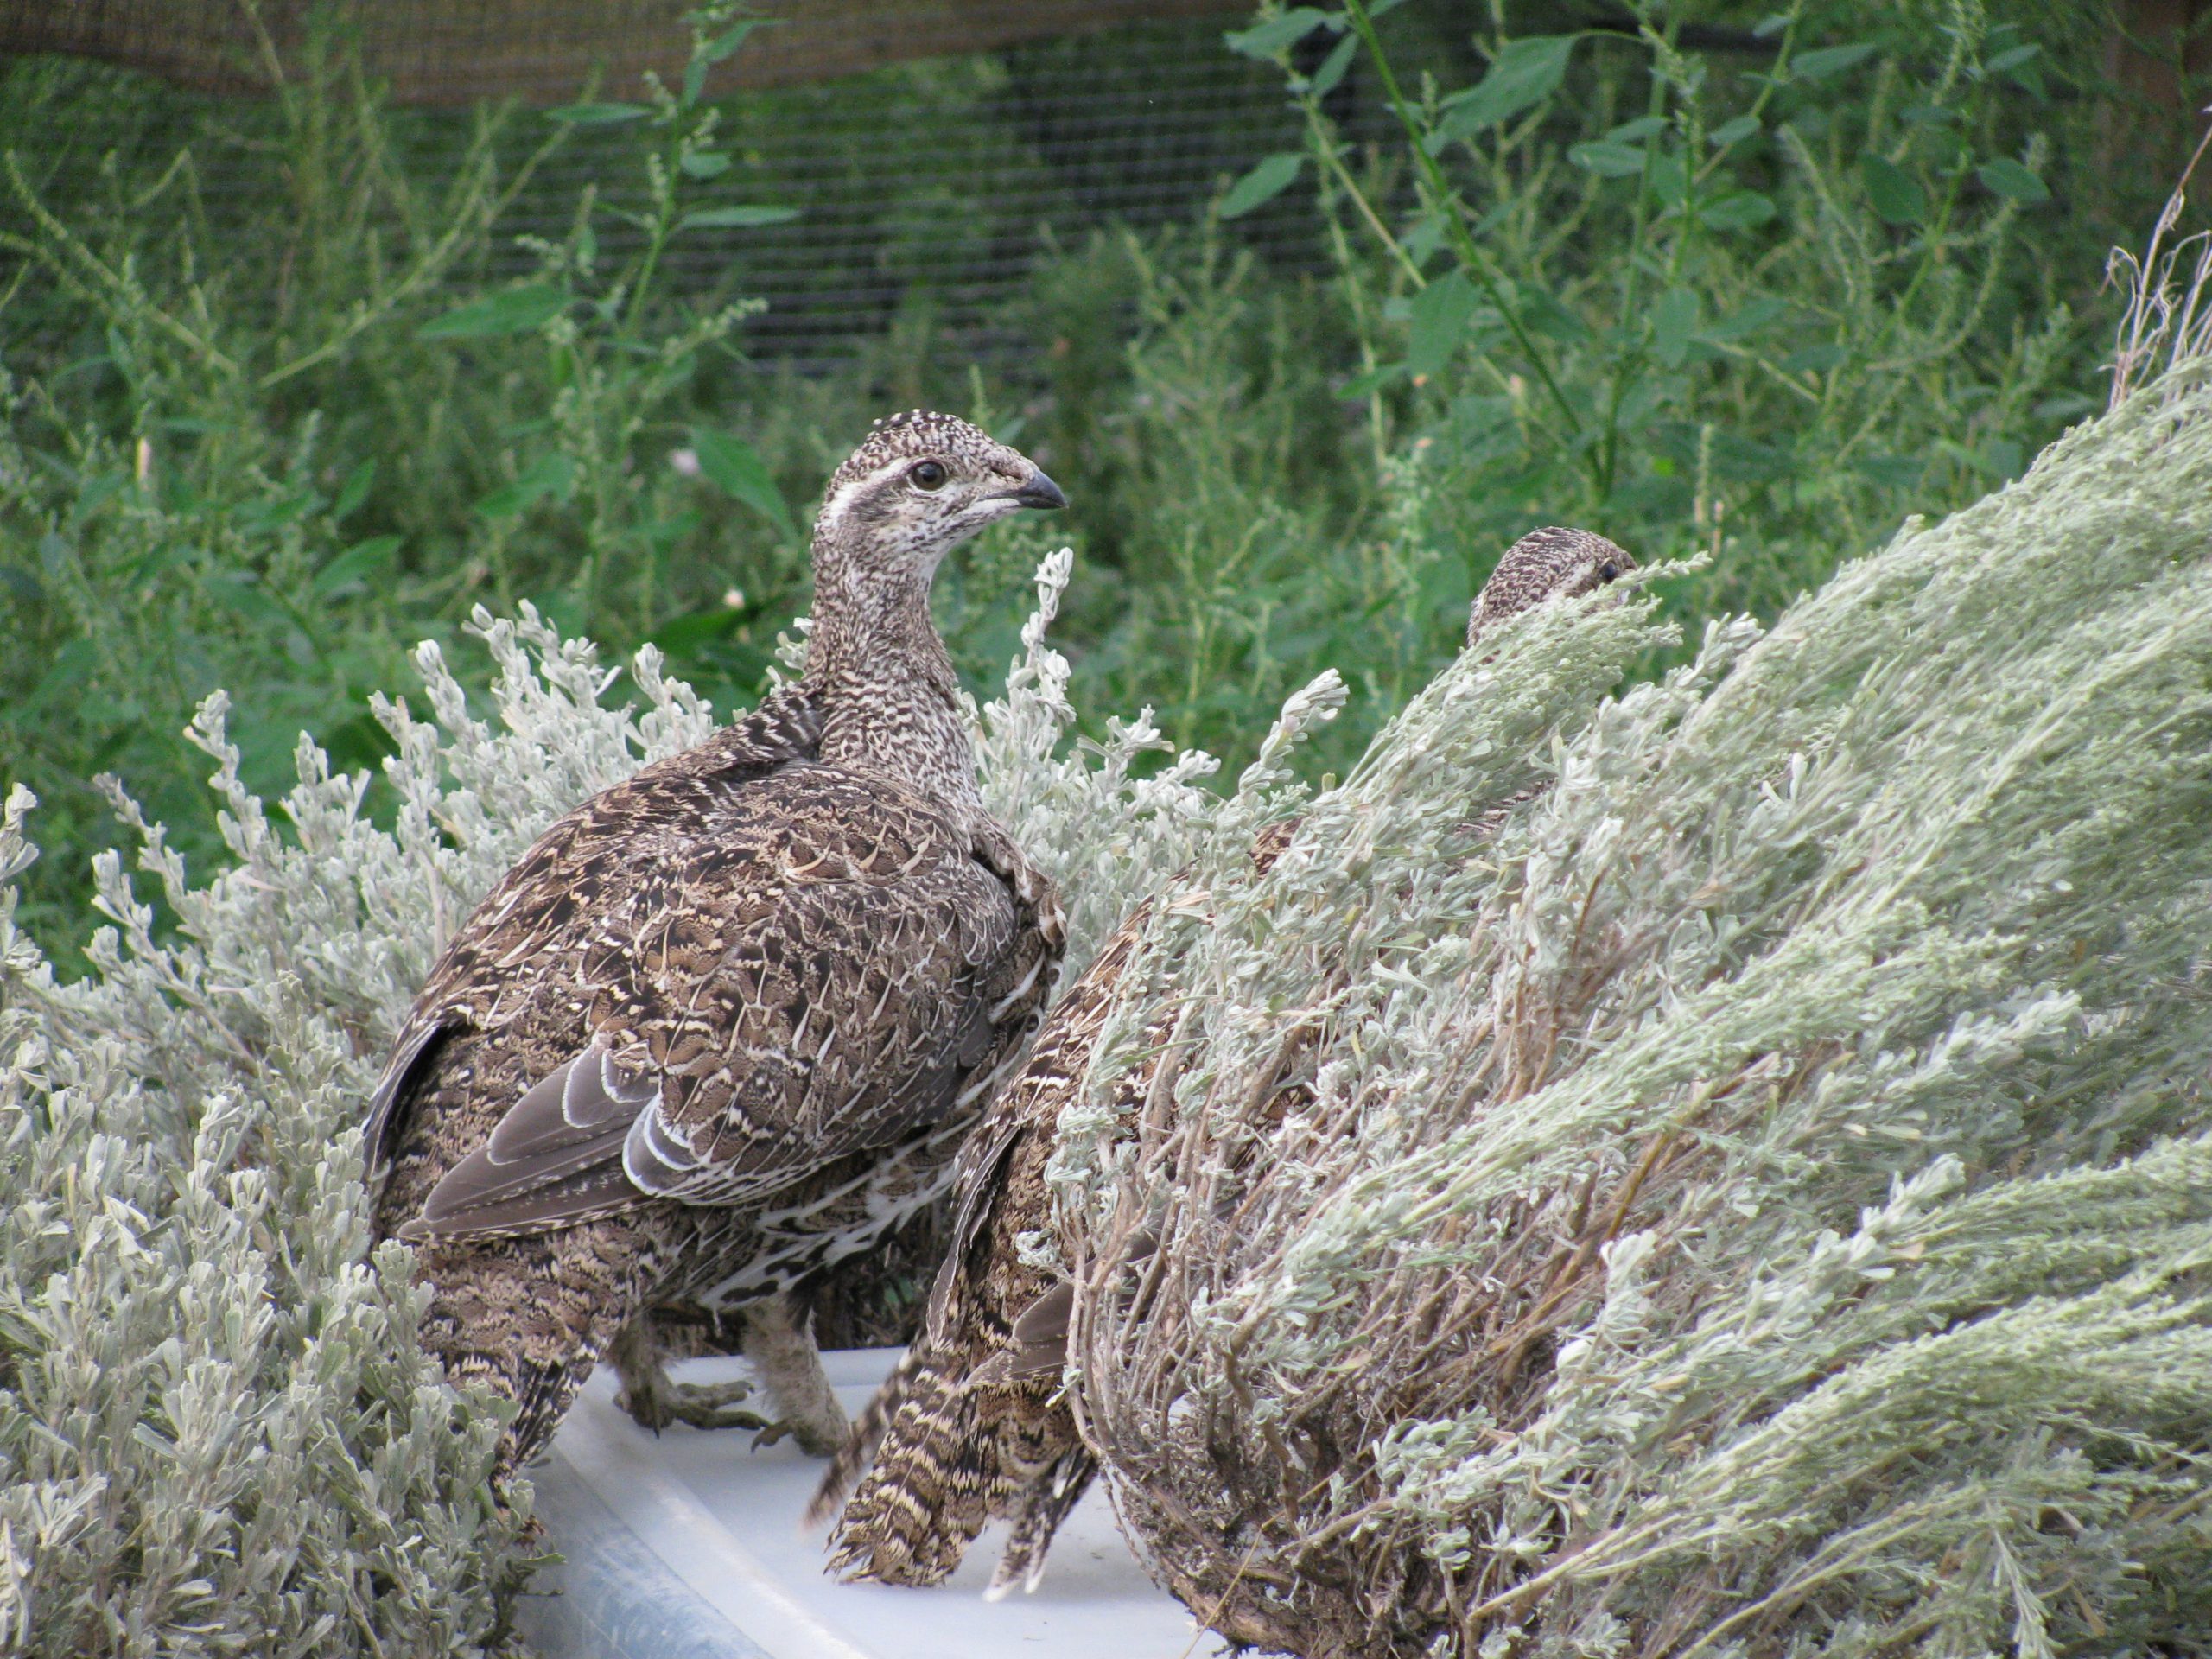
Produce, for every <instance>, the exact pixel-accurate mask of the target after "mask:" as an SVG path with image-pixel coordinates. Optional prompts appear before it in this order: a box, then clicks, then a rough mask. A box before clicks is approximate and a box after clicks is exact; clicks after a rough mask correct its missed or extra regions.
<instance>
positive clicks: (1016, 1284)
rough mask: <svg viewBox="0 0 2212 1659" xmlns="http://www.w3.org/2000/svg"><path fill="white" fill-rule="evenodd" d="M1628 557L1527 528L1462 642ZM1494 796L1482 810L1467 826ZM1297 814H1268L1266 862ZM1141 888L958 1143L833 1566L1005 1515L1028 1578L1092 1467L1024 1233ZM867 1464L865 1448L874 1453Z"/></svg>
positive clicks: (926, 1571)
mask: <svg viewBox="0 0 2212 1659" xmlns="http://www.w3.org/2000/svg"><path fill="white" fill-rule="evenodd" d="M1635 568H1636V561H1635V560H1634V559H1632V558H1630V556H1629V555H1628V554H1627V553H1626V552H1624V550H1622V549H1620V548H1619V547H1618V546H1616V545H1615V544H1614V543H1611V542H1610V541H1607V540H1606V539H1605V537H1602V536H1597V535H1593V534H1592V533H1591V532H1589V531H1580V530H1567V529H1548V530H1539V531H1531V532H1530V533H1529V535H1527V536H1525V537H1522V538H1521V540H1519V541H1517V542H1516V543H1514V544H1513V545H1512V546H1511V547H1510V548H1509V549H1508V550H1506V552H1505V553H1504V555H1503V556H1502V557H1501V558H1500V559H1499V560H1498V563H1497V569H1495V570H1493V571H1492V572H1491V576H1490V579H1489V581H1488V582H1486V583H1485V584H1484V588H1483V590H1482V592H1481V594H1478V596H1477V598H1476V600H1475V603H1474V607H1473V609H1472V612H1471V614H1470V616H1469V618H1468V622H1467V643H1468V645H1470V646H1474V645H1478V643H1479V641H1480V639H1481V636H1482V633H1483V632H1484V629H1485V628H1486V627H1488V626H1491V624H1494V623H1496V622H1497V621H1500V620H1503V618H1505V617H1508V616H1510V615H1513V614H1515V613H1517V612H1520V611H1524V610H1527V609H1528V608H1529V607H1531V606H1534V605H1535V604H1537V603H1539V602H1540V601H1543V600H1546V599H1549V598H1552V597H1554V595H1559V596H1567V595H1573V594H1586V593H1589V592H1592V590H1594V589H1596V588H1600V587H1603V586H1605V584H1607V583H1609V582H1612V581H1613V580H1614V578H1615V577H1617V576H1618V575H1621V574H1622V573H1624V572H1625V571H1628V570H1631V569H1635ZM1500 817H1503V812H1502V811H1499V812H1494V813H1493V814H1491V815H1488V816H1486V817H1485V819H1484V821H1483V822H1482V823H1479V824H1478V825H1476V826H1474V828H1475V829H1476V831H1477V833H1481V832H1482V831H1483V830H1484V829H1489V828H1491V827H1493V825H1494V821H1495V820H1496V819H1497V818H1500ZM1296 827H1297V826H1296V824H1295V823H1294V822H1286V823H1278V824H1275V825H1273V826H1271V827H1270V828H1269V829H1268V830H1266V831H1264V832H1262V836H1261V837H1260V839H1259V842H1258V843H1257V844H1256V845H1255V847H1254V848H1253V849H1252V856H1253V858H1254V859H1255V861H1257V862H1258V863H1259V865H1260V866H1261V868H1262V869H1264V868H1267V867H1268V866H1269V865H1271V864H1272V863H1273V862H1274V860H1275V859H1276V858H1277V857H1279V856H1280V855H1281V853H1282V850H1283V849H1284V847H1285V846H1286V845H1287V843H1288V841H1289V839H1290V832H1291V831H1292V830H1294V829H1295V828H1296ZM1150 909H1151V906H1149V904H1147V905H1144V906H1140V907H1139V908H1138V909H1137V910H1136V912H1135V913H1134V914H1132V915H1131V916H1130V917H1129V918H1128V920H1127V921H1125V922H1124V923H1123V924H1122V927H1121V929H1120V931H1118V932H1116V934H1115V935H1114V937H1113V938H1111V939H1109V941H1108V942H1107V943H1106V944H1105V946H1104V947H1103V949H1102V950H1100V952H1099V954H1098V956H1097V957H1096V960H1095V961H1094V962H1093V963H1091V965H1090V969H1089V971H1088V972H1086V973H1085V974H1084V976H1083V977H1082V978H1081V979H1079V980H1078V981H1077V982H1076V983H1075V985H1074V986H1073V988H1071V989H1070V990H1069V991H1068V993H1067V995H1065V997H1064V998H1063V999H1062V1000H1061V1001H1060V1003H1059V1006H1058V1007H1056V1008H1055V1009H1054V1010H1053V1012H1052V1018H1051V1019H1050V1020H1047V1021H1046V1023H1045V1027H1044V1029H1043V1030H1042V1031H1041V1032H1040V1033H1039V1034H1038V1038H1037V1041H1036V1044H1035V1046H1033V1048H1032V1049H1031V1051H1030V1053H1029V1058H1028V1059H1027V1061H1026V1062H1025V1063H1024V1065H1023V1066H1022V1068H1021V1070H1020V1072H1019V1073H1017V1074H1016V1075H1015V1076H1014V1078H1013V1079H1012V1081H1010V1082H1009V1083H1008V1084H1007V1086H1006V1088H1005V1089H1004V1090H1002V1091H1001V1093H1000V1094H999V1095H998V1096H997V1097H996V1099H995V1101H994V1102H993V1103H992V1104H991V1106H990V1108H989V1109H988V1111H987V1113H986V1114H985V1116H984V1119H983V1121H982V1123H981V1124H980V1125H979V1126H978V1127H977V1128H976V1131H975V1133H974V1135H973V1136H972V1137H971V1138H970V1139H969V1142H968V1144H967V1146H966V1147H964V1148H963V1150H962V1152H961V1154H960V1160H959V1166H960V1167H959V1173H958V1175H957V1178H956V1181H955V1185H954V1198H953V1203H954V1211H953V1216H954V1219H953V1243H952V1249H951V1253H950V1255H949V1256H948V1257H947V1259H946V1261H945V1263H944V1268H942V1270H941V1271H940V1272H939V1274H938V1280H937V1284H936V1287H935V1289H934V1291H933V1292H932V1294H931V1300H930V1306H929V1313H928V1317H927V1319H926V1322H925V1325H924V1327H923V1332H922V1334H921V1336H920V1337H919V1338H918V1339H917V1340H916V1341H915V1343H914V1344H913V1345H912V1347H911V1348H910V1349H909V1350H908V1351H907V1353H906V1357H905V1358H904V1359H903V1360H902V1361H901V1362H900V1363H899V1366H898V1368H897V1369H896V1370H894V1371H893V1373H892V1376H891V1378H890V1380H889V1381H888V1382H887V1383H885V1384H884V1386H883V1388H882V1389H881V1390H880V1392H879V1393H878V1395H876V1398H875V1399H874V1402H872V1403H871V1404H870V1405H869V1406H868V1408H867V1410H866V1412H865V1413H864V1414H862V1416H861V1420H860V1421H859V1422H858V1423H857V1424H856V1425H855V1428H854V1430H853V1433H852V1434H851V1436H850V1438H849V1440H847V1442H846V1445H845V1446H844V1447H843V1449H842V1451H841V1452H839V1453H838V1455H837V1457H836V1459H834V1460H833V1461H832V1463H831V1465H830V1467H829V1471H828V1472H827V1473H826V1474H825V1476H824V1477H823V1481H822V1483H821V1487H820V1489H819V1491H817V1493H816V1495H815V1498H814V1502H813V1504H812V1507H811V1509H810V1512H809V1516H808V1518H809V1520H810V1522H819V1521H822V1520H825V1519H827V1518H829V1516H831V1515H833V1514H838V1506H839V1500H840V1499H841V1498H842V1497H843V1496H844V1494H845V1493H846V1492H847V1491H849V1490H852V1488H853V1483H854V1482H855V1479H856V1478H859V1477H861V1474H862V1472H863V1471H865V1474H866V1478H864V1479H861V1480H860V1484H859V1486H858V1489H857V1490H856V1491H852V1497H851V1499H850V1501H849V1503H844V1505H843V1508H842V1514H838V1519H837V1524H836V1529H835V1530H834V1532H833V1534H832V1535H831V1539H830V1544H831V1548H832V1552H833V1554H832V1561H831V1565H832V1567H833V1569H835V1570H838V1571H841V1572H842V1573H845V1574H846V1575H847V1576H848V1577H849V1578H853V1579H861V1580H875V1581H878V1582H881V1583H886V1584H917V1585H918V1584H934V1583H936V1582H937V1581H938V1580H941V1579H943V1578H944V1577H945V1576H946V1575H947V1574H949V1573H951V1572H952V1571H953V1569H954V1568H956V1567H958V1566H959V1565H960V1561H961V1558H962V1557H963V1555H964V1554H966V1553H967V1550H968V1547H969V1544H971V1543H972V1542H974V1541H975V1539H976V1535H978V1534H979V1533H980V1532H981V1531H982V1529H983V1527H984V1525H985V1524H986V1522H989V1521H991V1520H993V1519H996V1518H1007V1519H1010V1520H1011V1521H1012V1522H1013V1525H1012V1529H1011V1533H1010V1535H1009V1536H1008V1538H1007V1544H1006V1548H1005V1552H1004V1554H1002V1555H1001V1557H1000V1560H999V1565H998V1567H997V1569H996V1572H995V1574H994V1576H993V1578H992V1580H991V1586H990V1589H989V1591H988V1594H990V1595H992V1596H994V1597H996V1596H1000V1595H1003V1594H1005V1593H1006V1592H1007V1591H1009V1590H1011V1589H1013V1588H1014V1587H1015V1586H1021V1587H1024V1588H1034V1587H1035V1586H1036V1584H1037V1581H1038V1579H1039V1575H1040V1574H1041V1573H1042V1572H1043V1569H1044V1565H1045V1556H1046V1549H1047V1548H1048V1547H1049V1546H1050V1545H1051V1542H1052V1535H1053V1533H1054V1532H1055V1531H1056V1530H1057V1529H1058V1526H1059V1524H1060V1522H1062V1521H1063V1520H1064V1519H1065V1518H1066V1516H1067V1514H1068V1511H1069V1510H1071V1509H1072V1508H1073V1507H1074V1506H1075V1503H1076V1501H1077V1499H1078V1498H1079V1497H1082V1496H1083V1493H1084V1489H1085V1488H1087V1487H1088V1486H1089V1485H1090V1480H1091V1478H1092V1476H1093V1475H1094V1474H1095V1473H1096V1467H1097V1465H1096V1462H1095V1460H1094V1459H1093V1458H1092V1457H1091V1454H1090V1452H1089V1451H1088V1450H1087V1449H1086V1448H1085V1447H1084V1444H1083V1440H1082V1439H1081V1437H1080V1435H1079V1434H1078V1433H1077V1428H1076V1417H1075V1413H1074V1411H1073V1409H1072V1408H1071V1407H1070V1405H1069V1404H1068V1402H1067V1400H1066V1397H1065V1395H1064V1394H1063V1393H1062V1391H1061V1386H1060V1384H1061V1371H1062V1368H1063V1365H1064V1363H1065V1358H1066V1344H1067V1333H1068V1325H1069V1319H1070V1316H1071V1311H1072V1294H1073V1287H1072V1286H1071V1284H1070V1283H1069V1282H1068V1281H1066V1280H1065V1279H1063V1278H1060V1277H1059V1276H1058V1275H1057V1274H1054V1273H1052V1271H1051V1270H1049V1269H1047V1268H1042V1267H1039V1266H1037V1265H1034V1258H1033V1256H1029V1255H1027V1254H1026V1253H1025V1252H1024V1250H1023V1249H1022V1248H1021V1246H1022V1241H1023V1240H1024V1238H1025V1237H1029V1238H1033V1237H1035V1236H1037V1235H1039V1234H1040V1233H1042V1234H1047V1235H1049V1234H1050V1233H1051V1231H1052V1228H1053V1217H1052V1194H1051V1189H1050V1188H1049V1186H1048V1185H1047V1184H1046V1166H1047V1165H1048V1164H1049V1163H1050V1162H1051V1160H1052V1154H1053V1151H1054V1145H1055V1132H1056V1129H1057V1127H1058V1122H1059V1116H1060V1112H1061V1109H1062V1108H1064V1107H1065V1106H1066V1105H1067V1104H1068V1103H1070V1102H1071V1101H1072V1100H1073V1099H1074V1098H1075V1096H1076V1095H1077V1090H1079V1089H1080V1088H1081V1086H1082V1084H1083V1080H1084V1075H1085V1073H1086V1071H1088V1070H1089V1067H1090V1061H1091V1056H1092V1052H1093V1050H1094V1048H1095V1047H1096V1044H1097V1041H1098V1037H1099V1033H1100V1032H1101V1031H1102V1029H1103V1027H1104V1026H1105V1023H1106V1017H1107V1015H1108V1014H1109V1012H1110V1011H1111V1009H1112V1007H1113V1005H1114V1001H1115V993H1116V989H1117V988H1118V987H1119V985H1120V982H1121V979H1122V975H1123V974H1124V973H1125V972H1126V971H1127V969H1128V965H1129V963H1130V960H1131V958H1132V957H1134V956H1135V952H1136V949H1137V945H1138V942H1139V940H1140V938H1141V936H1142V934H1143V931H1144V927H1145V922H1146V920H1147V916H1148V915H1149V912H1150ZM1162 1020H1163V1025H1162V1027H1161V1028H1160V1029H1158V1030H1154V1031H1148V1032H1147V1033H1144V1034H1143V1035H1142V1036H1141V1037H1140V1038H1139V1039H1137V1041H1136V1044H1135V1046H1136V1049H1137V1051H1138V1052H1140V1053H1141V1054H1142V1055H1145V1056H1147V1058H1144V1059H1141V1060H1140V1061H1139V1062H1138V1063H1137V1064H1135V1065H1132V1066H1130V1067H1129V1068H1128V1071H1126V1072H1124V1073H1123V1074H1122V1077H1119V1078H1118V1079H1116V1084H1115V1090H1116V1093H1115V1098H1114V1101H1113V1106H1114V1108H1115V1110H1116V1115H1117V1116H1118V1117H1119V1119H1120V1121H1123V1122H1128V1121H1132V1120H1133V1119H1134V1118H1135V1115H1136V1113H1137V1112H1138V1111H1139V1109H1141V1108H1143V1107H1144V1106H1145V1105H1146V1103H1147V1099H1148V1097H1149V1096H1150V1094H1151V1091H1152V1087H1153V1077H1154V1071H1155V1070H1156V1068H1157V1065H1158V1063H1159V1058H1160V1055H1161V1054H1162V1053H1163V1052H1165V1051H1166V1039H1167V1036H1168V1033H1167V1031H1166V1028H1165V1025H1166V1022H1169V1021H1172V1015H1163V1016H1162ZM871 1465H872V1466H871Z"/></svg>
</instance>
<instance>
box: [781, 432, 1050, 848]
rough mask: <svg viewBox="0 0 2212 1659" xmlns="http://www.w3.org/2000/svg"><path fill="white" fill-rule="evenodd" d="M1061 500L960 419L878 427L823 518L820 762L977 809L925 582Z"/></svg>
mask: <svg viewBox="0 0 2212 1659" xmlns="http://www.w3.org/2000/svg"><path fill="white" fill-rule="evenodd" d="M1058 499H1059V495H1058V490H1057V489H1055V488H1054V487H1053V486H1052V483H1051V481H1050V480H1046V478H1045V477H1044V475H1043V474H1041V473H1039V471H1038V470H1037V468H1036V467H1035V465H1034V464H1033V462H1031V461H1029V460H1028V459H1027V457H1026V456H1023V455H1021V454H1019V453H1017V452H1016V451H1014V450H1013V449H1010V448H1007V446H1006V445H1004V444H1001V443H999V442H995V440H993V439H992V438H991V437H989V436H988V435H986V434H985V433H983V432H982V431H979V430H978V429H976V428H975V427H973V426H970V425H969V423H967V422H965V421H963V420H958V419H956V418H955V417H953V416H949V415H936V414H931V413H927V412H925V411H923V410H915V411H913V412H912V413H911V414H906V415H898V416H892V417H891V418H890V419H888V420H885V421H879V422H878V423H876V425H875V428H874V430H873V431H871V432H870V433H869V435H868V441H867V442H864V443H863V444H861V447H860V448H858V449H857V450H855V452H854V453H853V454H852V456H851V457H850V458H849V460H848V461H846V462H845V463H844V464H843V465H842V467H838V469H837V471H836V474H834V475H833V476H832V477H831V479H830V480H829V490H828V492H827V493H825V495H824V497H823V503H822V511H821V513H820V515H819V516H818V518H817V519H816V521H815V527H814V543H813V563H814V632H813V635H812V638H811V639H810V644H809V647H808V652H809V662H808V664H807V675H806V679H807V684H808V686H809V688H810V690H813V691H814V692H816V693H817V695H818V696H820V699H821V706H822V710H823V733H822V747H821V751H820V753H821V758H822V759H823V760H824V761H826V762H829V764H831V765H834V766H846V767H849V768H851V769H853V770H855V771H863V772H876V773H879V774H887V775H890V776H892V777H894V778H896V779H899V781H900V782H902V783H906V784H907V785H912V786H913V787H916V788H918V789H919V790H921V791H923V792H924V793H925V794H926V795H928V796H929V797H930V798H932V799H935V800H938V801H941V802H943V803H944V804H947V805H948V806H951V807H954V808H956V809H959V810H963V811H965V812H968V813H971V814H980V813H981V811H982V801H981V799H980V798H979V797H978V796H977V794H976V776H975V772H976V763H975V756H974V754H973V753H971V752H970V750H969V743H968V732H967V723H966V721H964V719H963V717H962V714H961V709H960V697H959V683H958V681H957V679H956V678H955V677H954V674H953V671H952V658H950V655H948V654H947V652H946V651H945V648H944V639H942V638H940V637H939V635H938V631H937V626H936V624H935V623H934V622H932V621H931V618H930V585H931V582H932V581H934V579H935V578H936V575H937V570H938V565H939V563H942V562H943V560H944V556H945V554H946V553H947V552H949V551H950V550H951V549H952V548H954V547H955V546H957V545H958V544H959V543H961V542H963V541H965V540H966V539H967V538H968V537H970V536H972V535H974V534H975V533H976V531H979V530H981V529H982V528H983V527H984V526H985V525H986V524H991V523H993V522H995V520H997V519H999V518H1003V517H1005V516H1006V515H1007V513H1009V512H1014V511H1015V510H1016V509H1018V508H1020V507H1022V506H1034V505H1054V504H1056V503H1057V501H1058Z"/></svg>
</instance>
